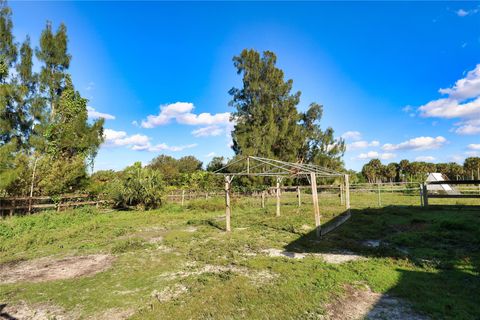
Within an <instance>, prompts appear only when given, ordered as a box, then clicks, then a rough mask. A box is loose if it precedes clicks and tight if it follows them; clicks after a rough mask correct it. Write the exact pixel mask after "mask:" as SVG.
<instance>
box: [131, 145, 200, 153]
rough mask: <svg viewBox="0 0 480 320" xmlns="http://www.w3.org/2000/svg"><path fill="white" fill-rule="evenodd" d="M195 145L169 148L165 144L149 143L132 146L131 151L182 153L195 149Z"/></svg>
mask: <svg viewBox="0 0 480 320" xmlns="http://www.w3.org/2000/svg"><path fill="white" fill-rule="evenodd" d="M196 146H197V144H196V143H192V144H187V145H183V146H169V145H168V144H166V143H159V144H156V145H151V144H150V143H147V144H146V145H134V146H133V147H132V150H137V151H149V152H159V151H174V152H176V151H183V150H185V149H190V148H194V147H196Z"/></svg>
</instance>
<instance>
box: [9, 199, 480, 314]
mask: <svg viewBox="0 0 480 320" xmlns="http://www.w3.org/2000/svg"><path fill="white" fill-rule="evenodd" d="M303 198H304V202H305V204H304V205H303V206H302V207H301V208H298V207H297V205H296V199H295V198H294V197H293V196H291V195H290V196H288V195H286V197H284V199H283V202H284V205H283V206H282V216H281V217H275V216H274V211H275V207H274V200H273V199H269V201H268V203H267V204H268V205H267V207H266V209H262V208H260V203H259V199H251V198H250V199H234V200H233V205H232V207H233V214H232V227H233V231H232V232H231V233H230V234H227V233H225V232H224V231H223V227H224V219H223V218H222V215H223V214H224V204H223V201H222V199H220V198H218V199H209V200H196V201H191V202H189V203H187V205H186V206H185V207H181V206H179V205H176V204H167V205H165V206H164V207H163V208H161V209H159V210H155V211H149V212H141V211H112V210H106V209H98V210H97V209H93V208H83V209H77V210H71V211H66V212H61V213H56V212H44V213H39V214H36V215H32V216H25V217H14V218H11V219H6V220H3V221H1V223H0V262H1V263H3V265H4V266H10V265H12V266H14V265H15V263H16V262H18V261H25V260H26V261H30V260H32V259H35V258H41V257H49V258H52V259H53V258H61V257H67V256H72V255H73V256H78V255H88V254H98V253H102V254H108V255H113V256H114V257H115V260H114V262H113V265H112V266H111V268H109V269H107V270H106V271H104V272H100V273H97V274H95V275H92V276H88V277H76V278H72V279H65V280H56V281H48V282H40V283H32V282H22V281H20V282H16V283H9V284H5V283H4V284H0V303H3V304H7V305H9V304H10V305H16V304H19V303H27V304H29V305H31V306H39V305H48V306H55V307H56V308H59V309H60V310H62V312H64V313H65V314H67V315H68V314H70V315H75V317H76V318H85V319H87V318H92V319H95V318H96V319H100V318H107V317H106V316H105V317H103V316H102V315H104V314H106V313H105V312H112V310H114V311H115V312H119V313H118V314H121V312H123V311H125V312H124V315H127V316H129V317H131V318H132V319H321V318H322V315H324V314H326V313H327V312H328V306H329V303H330V304H331V302H332V301H335V299H339V297H340V298H341V297H342V296H345V295H346V294H347V292H346V291H347V289H346V288H351V287H361V286H365V285H367V286H368V287H369V288H371V290H372V291H373V292H377V293H380V294H387V295H389V296H395V297H398V298H401V299H404V301H407V302H408V303H409V305H411V307H412V308H413V310H414V311H415V312H417V313H418V314H419V315H422V316H428V317H430V318H432V319H479V317H480V305H479V304H478V293H479V292H480V212H479V211H478V208H477V209H475V208H473V209H466V208H463V209H451V208H430V209H428V210H423V209H421V208H419V207H416V206H414V205H418V204H419V201H420V199H419V197H418V196H416V195H412V196H403V195H398V194H385V195H384V198H383V204H382V206H384V205H387V206H385V207H380V208H376V207H377V206H378V202H377V200H378V199H377V195H376V194H375V193H372V194H368V195H365V194H363V195H361V194H353V195H352V205H353V208H354V209H353V210H352V217H351V219H350V220H349V221H347V222H346V223H345V224H343V225H342V226H341V227H339V228H338V229H336V230H334V231H333V232H331V233H329V234H328V235H326V236H325V237H323V238H322V239H321V240H318V239H316V238H315V237H314V235H313V233H312V229H313V226H314V223H313V221H314V220H313V214H312V209H311V206H310V204H309V203H310V202H311V199H309V197H308V195H304V197H303ZM320 203H321V211H322V223H328V220H329V219H332V218H333V217H335V216H336V215H338V214H339V213H341V212H342V211H343V209H342V207H341V206H340V205H339V203H340V200H339V199H338V198H337V197H335V196H325V195H322V196H321V197H320ZM393 204H397V205H402V206H388V205H393ZM369 240H370V241H371V240H375V241H377V240H379V241H380V245H379V246H378V247H371V246H366V245H365V241H369ZM272 249H279V250H287V251H289V252H297V253H312V254H313V253H316V254H322V253H331V252H345V251H348V252H353V253H355V254H357V255H361V256H363V257H365V258H363V259H359V260H355V261H350V262H346V263H342V264H331V263H327V262H326V261H324V260H322V259H321V258H318V257H316V256H315V255H311V256H306V257H305V258H304V259H291V258H287V257H283V256H280V257H272V256H270V255H268V254H265V252H267V251H266V250H270V251H271V250H272ZM32 261H33V260H32ZM72 317H73V316H70V317H69V316H67V317H66V318H72ZM118 318H120V317H118ZM112 319H113V318H112Z"/></svg>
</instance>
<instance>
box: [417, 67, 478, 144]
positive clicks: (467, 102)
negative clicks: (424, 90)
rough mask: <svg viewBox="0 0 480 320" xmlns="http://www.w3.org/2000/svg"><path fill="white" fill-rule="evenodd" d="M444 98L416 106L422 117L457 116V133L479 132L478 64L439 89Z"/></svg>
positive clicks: (448, 117) (446, 117)
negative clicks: (449, 85)
mask: <svg viewBox="0 0 480 320" xmlns="http://www.w3.org/2000/svg"><path fill="white" fill-rule="evenodd" d="M439 92H440V93H441V94H443V95H447V97H446V98H441V99H437V100H432V101H430V102H428V103H427V104H425V105H422V106H420V107H419V108H418V111H419V112H420V115H421V116H422V117H436V118H445V119H454V118H458V119H461V120H462V121H460V122H458V123H456V124H455V125H456V126H457V128H456V129H455V130H454V131H455V132H456V133H457V134H464V135H467V134H479V133H480V120H479V119H480V64H477V66H476V67H475V69H473V70H471V71H469V72H468V73H467V75H466V77H465V78H462V79H459V80H457V81H456V82H455V84H454V85H453V86H452V87H450V88H445V89H440V90H439Z"/></svg>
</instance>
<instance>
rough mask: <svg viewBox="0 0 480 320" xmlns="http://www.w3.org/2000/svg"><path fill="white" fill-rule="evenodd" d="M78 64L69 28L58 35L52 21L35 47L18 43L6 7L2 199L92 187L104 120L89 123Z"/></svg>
mask: <svg viewBox="0 0 480 320" xmlns="http://www.w3.org/2000/svg"><path fill="white" fill-rule="evenodd" d="M34 57H36V59H37V61H38V62H39V63H40V65H39V71H38V72H34V69H37V68H34V65H33V58H34ZM71 60H72V56H71V55H70V54H69V52H68V36H67V28H66V26H65V25H64V24H60V25H59V26H58V28H57V29H56V30H54V27H53V24H52V23H51V22H49V21H47V23H46V25H45V28H44V29H43V30H42V31H41V35H40V41H39V43H38V44H37V45H36V46H32V44H31V41H30V37H29V36H27V37H26V38H25V39H24V40H23V41H22V42H21V43H19V42H17V41H16V39H15V37H14V35H13V22H12V11H11V9H10V7H9V6H8V5H7V3H6V2H4V1H2V2H0V192H2V193H4V194H14V195H17V194H21V195H25V194H60V193H67V192H72V191H74V190H77V189H79V188H81V187H83V186H85V185H86V184H87V181H88V176H87V166H88V165H89V164H91V163H92V161H93V159H94V158H95V156H96V154H97V151H98V149H99V147H100V145H101V143H102V142H103V122H104V120H103V119H100V120H97V121H93V122H89V121H88V112H87V99H85V98H83V97H82V96H81V95H80V93H79V92H78V91H77V90H75V87H74V85H73V81H72V78H71V76H70V74H69V73H68V68H69V66H70V62H71Z"/></svg>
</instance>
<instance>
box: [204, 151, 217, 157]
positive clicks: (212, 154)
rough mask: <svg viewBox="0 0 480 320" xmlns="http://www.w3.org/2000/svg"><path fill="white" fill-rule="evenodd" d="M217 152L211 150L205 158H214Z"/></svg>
mask: <svg viewBox="0 0 480 320" xmlns="http://www.w3.org/2000/svg"><path fill="white" fill-rule="evenodd" d="M216 155H217V154H216V153H215V152H210V153H209V154H207V155H205V158H213V157H215V156H216Z"/></svg>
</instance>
